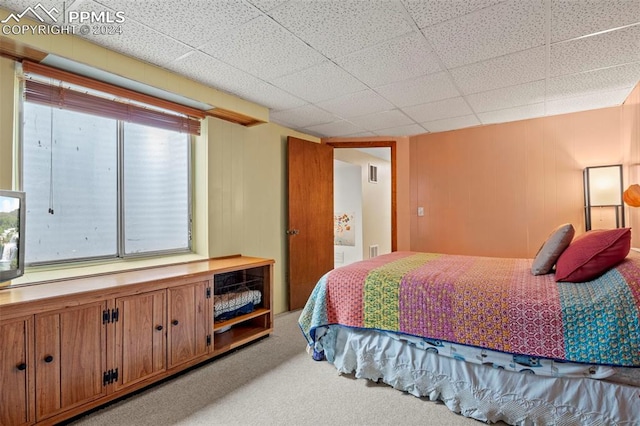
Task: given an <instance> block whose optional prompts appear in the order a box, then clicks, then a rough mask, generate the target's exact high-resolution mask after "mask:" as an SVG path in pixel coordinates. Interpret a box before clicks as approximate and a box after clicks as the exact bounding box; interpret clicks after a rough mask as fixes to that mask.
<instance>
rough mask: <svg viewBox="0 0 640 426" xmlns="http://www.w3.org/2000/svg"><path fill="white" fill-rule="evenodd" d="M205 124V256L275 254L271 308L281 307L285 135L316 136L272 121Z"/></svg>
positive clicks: (285, 292)
mask: <svg viewBox="0 0 640 426" xmlns="http://www.w3.org/2000/svg"><path fill="white" fill-rule="evenodd" d="M207 128H208V138H209V146H208V147H209V154H208V167H209V179H208V185H209V187H208V191H207V192H208V196H207V198H206V199H207V203H208V211H209V215H208V218H209V220H208V233H209V238H208V240H209V245H208V250H209V255H210V256H211V257H216V256H226V255H229V254H234V253H242V254H244V255H248V256H258V257H268V258H273V259H275V260H276V264H275V280H274V281H275V289H274V311H275V312H276V313H279V312H284V311H286V310H287V308H288V289H287V286H286V282H285V277H286V267H287V260H286V259H287V258H286V251H287V237H286V234H285V231H286V218H287V211H286V183H287V182H286V152H287V151H286V147H287V144H286V142H287V136H295V137H298V138H301V139H307V140H311V141H314V142H317V139H316V138H313V137H310V136H308V135H304V134H301V133H297V132H294V131H292V130H290V129H287V128H285V127H281V126H278V125H276V124H271V123H269V124H262V125H260V126H255V127H242V126H238V125H236V124H231V123H228V122H225V121H222V120H218V119H215V118H211V119H208V120H207Z"/></svg>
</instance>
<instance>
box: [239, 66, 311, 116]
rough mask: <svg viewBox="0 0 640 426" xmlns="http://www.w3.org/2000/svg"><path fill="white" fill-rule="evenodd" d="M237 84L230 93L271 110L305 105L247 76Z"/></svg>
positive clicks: (263, 82)
mask: <svg viewBox="0 0 640 426" xmlns="http://www.w3.org/2000/svg"><path fill="white" fill-rule="evenodd" d="M237 82H238V83H239V84H236V86H238V87H235V88H234V89H233V90H231V91H230V93H233V94H234V95H236V96H239V97H240V98H242V99H246V100H248V101H251V102H255V103H257V104H259V105H262V106H265V107H267V108H269V109H272V110H284V109H291V108H297V107H300V106H303V105H306V104H307V102H306V101H303V100H302V99H300V98H297V97H295V96H293V95H291V94H289V93H287V92H285V91H284V90H282V89H279V88H277V87H275V86H274V85H272V84H270V83H267V82H266V81H262V80H259V79H257V78H255V77H253V76H250V75H248V74H247V75H245V76H243V78H242V79H238V81H237Z"/></svg>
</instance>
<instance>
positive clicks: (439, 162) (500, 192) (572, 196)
mask: <svg viewBox="0 0 640 426" xmlns="http://www.w3.org/2000/svg"><path fill="white" fill-rule="evenodd" d="M639 90H640V89H638V87H636V89H635V90H634V92H633V93H632V94H631V96H630V97H629V99H628V100H627V103H626V104H625V105H624V106H621V107H613V108H605V109H599V110H592V111H586V112H580V113H574V114H565V115H560V116H553V117H544V118H538V119H532V120H523V121H517V122H512V123H506V124H496V125H489V126H480V127H474V128H468V129H462V130H456V131H450V132H442V133H434V134H423V135H418V136H415V137H412V138H410V188H409V191H410V212H411V215H410V221H411V224H410V229H411V231H410V232H411V249H412V250H416V251H432V252H441V253H454V254H472V255H485V256H500V257H534V256H535V254H536V252H537V251H538V249H539V247H540V245H541V244H542V243H543V242H544V240H545V238H546V237H547V236H548V234H549V233H550V232H551V231H552V230H553V229H554V228H555V227H556V226H558V225H559V224H561V223H565V222H570V223H572V224H573V225H574V226H575V228H576V231H577V235H579V234H581V233H582V232H584V208H583V203H584V200H583V198H584V197H583V184H582V170H583V169H584V168H585V167H587V166H597V165H607V164H624V165H625V186H626V185H628V182H629V174H630V173H629V170H633V167H630V165H631V161H632V157H633V161H634V163H635V164H640V153H639V151H640V147H639V145H640V139H639V136H638V135H639V130H638V128H639V126H640V120H639V116H638V98H639V97H640V94H639ZM638 168H640V166H638V167H636V169H638ZM636 174H637V176H638V178H640V170H636ZM418 206H422V207H424V210H425V214H424V216H423V217H418V216H417V207H418ZM628 210H629V209H627V211H628ZM635 213H637V212H635ZM638 219H640V217H638V218H635V219H634V221H635V222H638ZM627 226H629V223H627Z"/></svg>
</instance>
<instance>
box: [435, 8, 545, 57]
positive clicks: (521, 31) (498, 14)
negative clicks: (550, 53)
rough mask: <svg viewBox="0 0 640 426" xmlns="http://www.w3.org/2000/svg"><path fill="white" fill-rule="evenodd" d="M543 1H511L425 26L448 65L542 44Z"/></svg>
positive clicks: (436, 49)
mask: <svg viewBox="0 0 640 426" xmlns="http://www.w3.org/2000/svg"><path fill="white" fill-rule="evenodd" d="M544 16H545V15H544V2H543V0H527V1H522V0H510V1H506V2H503V3H499V4H496V5H494V6H491V7H487V8H484V9H481V10H478V11H476V12H473V13H470V14H468V15H464V16H461V17H459V18H455V19H452V20H449V21H446V22H442V23H440V24H437V25H434V26H431V27H427V28H424V29H422V32H423V33H424V34H425V36H426V37H427V39H428V40H429V41H430V42H431V44H432V46H433V47H434V50H435V51H436V53H437V54H438V56H439V57H440V58H441V59H442V61H443V62H444V63H445V65H446V66H447V67H448V68H452V67H459V66H461V65H466V64H471V63H474V62H479V61H483V60H485V59H489V58H495V57H498V56H502V55H506V54H509V53H513V52H518V51H521V50H526V49H531V48H533V47H537V46H541V45H543V44H544V42H545V36H544V29H545V25H544V23H545V18H544Z"/></svg>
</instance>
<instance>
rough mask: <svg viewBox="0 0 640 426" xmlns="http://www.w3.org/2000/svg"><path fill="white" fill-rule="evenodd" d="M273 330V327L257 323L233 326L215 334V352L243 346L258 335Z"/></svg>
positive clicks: (264, 334) (260, 335) (263, 334)
mask: <svg viewBox="0 0 640 426" xmlns="http://www.w3.org/2000/svg"><path fill="white" fill-rule="evenodd" d="M270 332H271V329H269V328H265V327H260V326H257V325H246V324H241V325H237V326H235V327H232V328H231V329H230V330H228V331H225V332H223V333H219V334H214V335H213V352H214V355H216V354H217V353H222V352H226V351H228V350H230V349H233V348H236V347H238V346H242V345H244V344H245V343H248V342H251V341H252V340H255V339H257V338H258V337H262V336H266V335H267V334H269V333H270Z"/></svg>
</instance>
